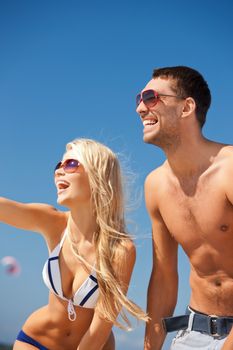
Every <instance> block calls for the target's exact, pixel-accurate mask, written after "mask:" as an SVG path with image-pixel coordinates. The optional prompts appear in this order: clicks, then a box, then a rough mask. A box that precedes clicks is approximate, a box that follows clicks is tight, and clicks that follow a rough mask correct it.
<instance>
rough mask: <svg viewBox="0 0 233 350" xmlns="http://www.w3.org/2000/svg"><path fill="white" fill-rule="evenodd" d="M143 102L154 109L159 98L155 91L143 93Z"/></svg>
mask: <svg viewBox="0 0 233 350" xmlns="http://www.w3.org/2000/svg"><path fill="white" fill-rule="evenodd" d="M142 101H143V103H144V104H145V105H146V106H148V107H152V106H154V105H156V103H157V102H158V96H157V95H156V93H155V91H154V90H146V91H143V93H142Z"/></svg>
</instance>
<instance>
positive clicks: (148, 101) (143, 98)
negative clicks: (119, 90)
mask: <svg viewBox="0 0 233 350" xmlns="http://www.w3.org/2000/svg"><path fill="white" fill-rule="evenodd" d="M160 96H168V97H176V98H182V99H184V97H182V96H175V95H165V94H159V93H158V92H157V91H155V90H145V91H143V92H141V93H140V94H138V95H137V96H136V107H138V106H139V104H140V103H141V102H143V103H144V105H145V106H146V107H148V108H151V107H154V106H155V105H156V104H157V103H158V102H159V99H160Z"/></svg>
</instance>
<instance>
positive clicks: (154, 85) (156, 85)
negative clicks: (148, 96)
mask: <svg viewBox="0 0 233 350" xmlns="http://www.w3.org/2000/svg"><path fill="white" fill-rule="evenodd" d="M172 86H174V81H173V80H172V79H170V78H160V77H158V78H152V79H151V80H150V81H149V82H148V83H147V84H146V86H145V88H144V89H143V91H144V90H148V89H153V90H155V91H158V92H160V93H162V92H165V90H166V92H168V91H171V92H172V91H173V90H172Z"/></svg>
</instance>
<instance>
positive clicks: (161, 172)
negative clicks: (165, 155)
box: [145, 161, 167, 186]
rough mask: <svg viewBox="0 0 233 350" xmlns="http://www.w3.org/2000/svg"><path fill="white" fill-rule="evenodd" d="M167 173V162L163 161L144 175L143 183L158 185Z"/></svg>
mask: <svg viewBox="0 0 233 350" xmlns="http://www.w3.org/2000/svg"><path fill="white" fill-rule="evenodd" d="M166 174H167V162H166V161H165V162H164V163H163V164H162V165H160V166H159V167H157V168H156V169H154V170H152V171H151V172H150V173H149V174H148V175H147V177H146V180H145V185H146V186H148V185H149V186H150V185H152V184H154V185H158V184H159V183H161V181H163V180H164V178H165V177H166Z"/></svg>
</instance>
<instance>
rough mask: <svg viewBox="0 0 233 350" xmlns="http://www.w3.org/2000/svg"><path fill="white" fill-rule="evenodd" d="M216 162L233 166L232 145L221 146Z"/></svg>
mask: <svg viewBox="0 0 233 350" xmlns="http://www.w3.org/2000/svg"><path fill="white" fill-rule="evenodd" d="M217 161H220V162H221V163H223V164H225V165H230V166H233V145H223V147H222V148H221V149H220V151H219V153H218V155H217Z"/></svg>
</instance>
